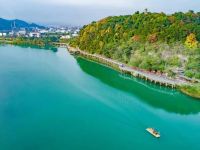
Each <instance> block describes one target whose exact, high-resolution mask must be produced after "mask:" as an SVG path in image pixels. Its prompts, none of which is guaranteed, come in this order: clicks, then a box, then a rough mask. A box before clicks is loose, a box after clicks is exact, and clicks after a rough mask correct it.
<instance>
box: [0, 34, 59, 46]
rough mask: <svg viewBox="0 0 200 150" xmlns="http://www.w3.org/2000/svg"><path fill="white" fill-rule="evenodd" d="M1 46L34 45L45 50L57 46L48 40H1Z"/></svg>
mask: <svg viewBox="0 0 200 150" xmlns="http://www.w3.org/2000/svg"><path fill="white" fill-rule="evenodd" d="M0 44H11V45H19V46H24V45H32V46H39V47H41V48H45V47H48V46H56V45H54V43H53V41H51V40H49V39H48V38H23V37H22V38H0Z"/></svg>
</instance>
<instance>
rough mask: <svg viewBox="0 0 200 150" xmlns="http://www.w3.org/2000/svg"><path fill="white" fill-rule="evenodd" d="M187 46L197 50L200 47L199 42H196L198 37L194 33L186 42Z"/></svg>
mask: <svg viewBox="0 0 200 150" xmlns="http://www.w3.org/2000/svg"><path fill="white" fill-rule="evenodd" d="M185 45H186V46H187V47H188V48H191V49H192V48H197V45H198V41H197V40H196V36H195V34H194V33H191V34H190V35H188V36H187V38H186V41H185Z"/></svg>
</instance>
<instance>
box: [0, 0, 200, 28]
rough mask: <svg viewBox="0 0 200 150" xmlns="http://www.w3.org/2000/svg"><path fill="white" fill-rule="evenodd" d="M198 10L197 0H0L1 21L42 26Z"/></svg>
mask: <svg viewBox="0 0 200 150" xmlns="http://www.w3.org/2000/svg"><path fill="white" fill-rule="evenodd" d="M145 8H147V9H148V10H149V11H151V12H165V13H168V14H170V13H173V12H177V11H183V12H186V11H188V10H194V11H196V12H197V11H200V0H0V18H5V19H22V20H25V21H28V22H34V23H39V24H42V25H84V24H88V23H90V22H92V21H97V20H99V19H101V18H104V17H107V16H113V15H127V14H133V13H134V12H135V11H137V10H139V11H143V10H144V9H145Z"/></svg>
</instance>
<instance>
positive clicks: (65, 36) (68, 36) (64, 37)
mask: <svg viewBox="0 0 200 150" xmlns="http://www.w3.org/2000/svg"><path fill="white" fill-rule="evenodd" d="M70 38H71V36H70V35H63V36H61V37H60V39H70Z"/></svg>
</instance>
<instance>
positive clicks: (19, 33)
mask: <svg viewBox="0 0 200 150" xmlns="http://www.w3.org/2000/svg"><path fill="white" fill-rule="evenodd" d="M25 35H26V30H20V31H18V32H17V36H25Z"/></svg>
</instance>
